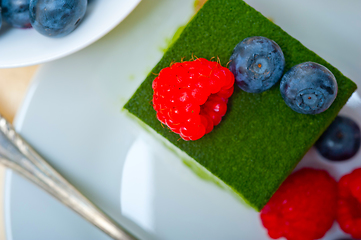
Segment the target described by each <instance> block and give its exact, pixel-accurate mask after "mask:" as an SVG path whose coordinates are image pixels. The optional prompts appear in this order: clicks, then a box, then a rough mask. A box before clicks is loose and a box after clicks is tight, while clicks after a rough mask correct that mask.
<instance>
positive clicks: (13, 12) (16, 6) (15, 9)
mask: <svg viewBox="0 0 361 240" xmlns="http://www.w3.org/2000/svg"><path fill="white" fill-rule="evenodd" d="M29 3H30V0H2V2H1V6H2V15H3V17H4V20H5V21H6V22H8V23H9V24H10V25H11V26H13V27H16V28H31V23H30V16H29Z"/></svg>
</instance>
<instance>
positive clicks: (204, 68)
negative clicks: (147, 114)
mask: <svg viewBox="0 0 361 240" xmlns="http://www.w3.org/2000/svg"><path fill="white" fill-rule="evenodd" d="M233 85H234V76H233V74H232V73H231V72H230V71H229V70H228V69H227V68H225V67H222V66H221V65H220V64H219V63H217V62H213V61H208V60H206V59H204V58H199V59H196V60H194V61H187V62H180V63H174V64H173V65H171V66H170V67H167V68H164V69H162V70H161V71H160V73H159V75H158V76H157V77H156V78H155V79H154V80H153V83H152V88H153V91H154V93H153V107H154V110H155V111H156V112H157V118H158V120H159V121H160V122H162V123H163V124H165V125H167V126H168V127H169V128H170V129H171V130H172V131H173V132H175V133H177V134H179V135H180V136H181V137H182V138H183V139H184V140H186V141H188V140H198V139H200V138H201V137H203V136H204V134H206V133H209V132H211V131H212V129H213V127H214V126H216V125H218V124H219V123H220V122H221V119H222V117H223V116H224V115H225V114H226V111H227V102H228V98H229V97H230V96H231V95H232V93H233V90H234V86H233Z"/></svg>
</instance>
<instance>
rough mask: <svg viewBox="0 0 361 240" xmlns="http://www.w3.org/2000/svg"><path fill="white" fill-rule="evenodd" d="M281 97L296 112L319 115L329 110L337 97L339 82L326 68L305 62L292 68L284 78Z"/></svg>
mask: <svg viewBox="0 0 361 240" xmlns="http://www.w3.org/2000/svg"><path fill="white" fill-rule="evenodd" d="M280 91H281V95H282V97H283V99H284V101H285V102H286V104H287V105H288V106H289V107H290V108H292V109H293V110H294V111H296V112H298V113H303V114H318V113H321V112H324V111H325V110H327V109H328V108H329V107H330V106H331V104H332V103H333V101H334V100H335V98H336V95H337V82H336V79H335V77H334V76H333V74H332V73H331V72H330V70H328V69H327V68H326V67H324V66H322V65H320V64H318V63H314V62H305V63H301V64H298V65H296V66H294V67H292V68H291V69H290V70H289V71H288V72H287V73H285V75H284V76H283V77H282V80H281V85H280Z"/></svg>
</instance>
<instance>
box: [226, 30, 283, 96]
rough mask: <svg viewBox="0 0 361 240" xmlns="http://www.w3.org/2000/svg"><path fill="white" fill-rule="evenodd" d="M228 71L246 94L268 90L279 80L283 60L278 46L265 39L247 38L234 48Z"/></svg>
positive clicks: (258, 37)
mask: <svg viewBox="0 0 361 240" xmlns="http://www.w3.org/2000/svg"><path fill="white" fill-rule="evenodd" d="M230 61H231V62H230V64H229V69H230V70H231V72H232V73H233V74H234V76H235V79H236V83H237V85H238V86H239V87H240V88H241V89H242V90H243V91H246V92H250V93H260V92H263V91H266V90H268V89H270V88H271V87H272V86H273V85H275V84H276V83H277V82H278V81H279V80H280V78H281V76H282V73H283V70H284V68H285V58H284V56H283V52H282V50H281V48H280V47H279V46H278V44H277V43H276V42H274V41H272V40H270V39H268V38H266V37H260V36H256V37H248V38H246V39H244V40H242V41H241V42H240V43H238V44H237V46H236V47H235V48H234V50H233V53H232V56H231V58H230Z"/></svg>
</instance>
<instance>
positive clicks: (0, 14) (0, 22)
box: [0, 6, 3, 28]
mask: <svg viewBox="0 0 361 240" xmlns="http://www.w3.org/2000/svg"><path fill="white" fill-rule="evenodd" d="M2 24H3V21H2V10H1V6H0V28H1V26H2Z"/></svg>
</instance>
